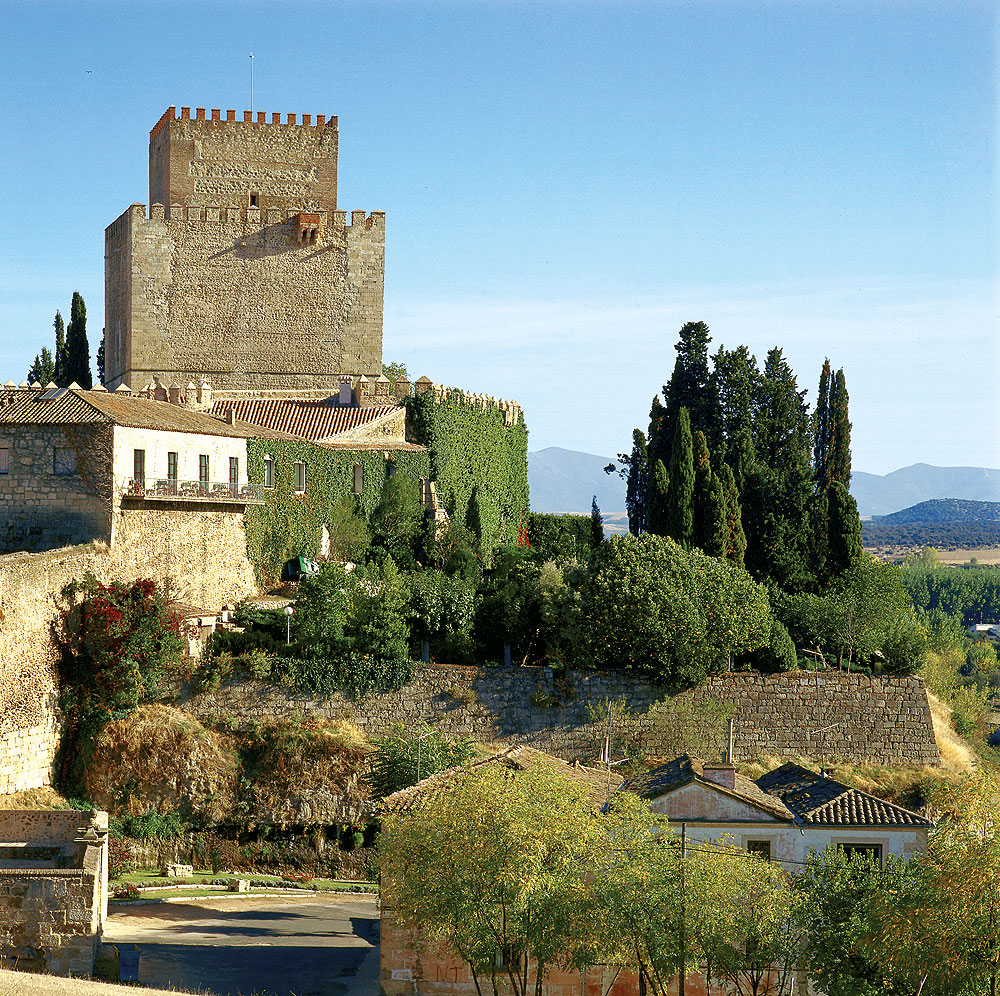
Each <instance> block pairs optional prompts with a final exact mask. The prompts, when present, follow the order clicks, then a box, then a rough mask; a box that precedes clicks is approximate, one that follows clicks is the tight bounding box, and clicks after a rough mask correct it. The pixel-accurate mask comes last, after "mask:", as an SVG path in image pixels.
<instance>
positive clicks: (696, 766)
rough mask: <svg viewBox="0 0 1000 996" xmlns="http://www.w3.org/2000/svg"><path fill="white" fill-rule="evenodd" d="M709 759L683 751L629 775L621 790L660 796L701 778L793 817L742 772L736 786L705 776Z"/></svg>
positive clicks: (644, 795)
mask: <svg viewBox="0 0 1000 996" xmlns="http://www.w3.org/2000/svg"><path fill="white" fill-rule="evenodd" d="M704 769H705V762H704V761H702V759H701V758H699V757H692V756H691V755H690V754H682V755H681V756H680V757H675V758H674V759H673V760H672V761H668V762H667V763H666V764H661V765H660V766H659V767H658V768H653V769H652V770H651V771H646V772H644V773H643V774H641V775H637V776H636V777H635V778H631V779H629V780H628V781H627V782H625V784H624V785H622V787H621V789H620V790H619V791H622V792H634V793H635V794H636V795H638V796H639V797H640V798H643V799H658V798H659V797H660V796H662V795H666V794H667V793H668V792H672V791H673V790H674V789H676V788H680V787H681V786H682V785H687V784H689V783H690V782H700V783H701V784H703V785H711V786H712V788H714V789H719V790H720V791H722V792H725V793H727V794H729V795H732V796H736V797H737V798H740V799H742V800H743V801H744V802H749V803H750V804H751V805H754V806H756V807H757V808H758V809H764V810H766V811H767V812H769V813H772V814H773V815H775V816H781V817H784V818H785V819H789V818H791V816H792V814H791V812H790V811H789V810H788V808H787V807H786V806H785V805H784V804H783V803H782V802H781V800H780V799H776V798H775V797H774V796H771V795H768V794H767V793H766V792H764V791H763V790H762V789H761V788H760V787H759V786H758V785H757V783H756V782H754V781H752V780H751V779H749V778H746V777H745V776H744V775H741V774H739V773H738V772H737V773H736V774H735V775H734V788H731V789H730V788H726V787H725V786H724V785H719V784H718V783H717V782H714V781H712V780H711V779H710V778H706V777H705V770H704Z"/></svg>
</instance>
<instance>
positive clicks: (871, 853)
mask: <svg viewBox="0 0 1000 996" xmlns="http://www.w3.org/2000/svg"><path fill="white" fill-rule="evenodd" d="M837 850H838V851H841V852H842V853H843V855H844V857H845V858H847V860H848V861H850V860H851V859H852V858H855V857H859V858H861V859H862V860H864V859H868V858H870V859H871V860H872V861H873V862H874V864H875V865H876V867H879V868H881V867H882V845H881V844H838V845H837Z"/></svg>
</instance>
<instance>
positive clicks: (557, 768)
mask: <svg viewBox="0 0 1000 996" xmlns="http://www.w3.org/2000/svg"><path fill="white" fill-rule="evenodd" d="M485 764H498V765H502V766H503V767H506V768H510V769H511V770H514V771H523V770H524V769H525V768H526V767H528V765H530V764H544V765H547V766H549V767H551V768H552V769H553V771H554V772H555V773H556V774H557V775H560V776H562V777H564V778H567V779H569V780H572V781H574V782H576V783H577V784H578V785H580V786H581V787H582V788H583V789H584V791H585V792H586V793H587V795H588V796H589V797H590V800H591V803H592V805H593V807H594V809H595V811H596V810H598V809H600V808H601V806H603V805H604V803H605V802H606V801H607V798H608V773H607V769H605V768H587V767H584V766H583V765H581V764H570V763H569V762H568V761H563V760H561V759H560V758H558V757H553V756H552V755H551V754H546V753H544V752H543V751H540V750H535V748H534V747H523V746H518V747H508V748H507V749H506V750H502V751H500V753H499V754H493V755H491V756H490V757H484V758H481V759H480V760H478V761H473V762H472V763H471V764H466V765H463V766H462V767H459V768H449V769H448V770H447V771H441V772H438V774H436V775H431V776H430V777H429V778H424V779H423V780H422V781H420V782H417V784H416V785H411V786H409V788H404V789H400V790H399V791H398V792H393V794H392V795H390V796H387V797H386V798H385V799H383V800H382V808H383V809H385V810H387V811H391V812H394V813H405V812H406V811H407V810H410V809H412V808H413V806H414V805H416V803H417V802H418V800H419V799H421V798H422V797H423V796H424V795H426V794H428V793H435V792H440V791H442V790H444V789H446V788H447V787H448V786H449V785H454V784H456V783H457V782H459V781H460V780H461V779H462V778H463V777H464V776H465V775H467V774H468V773H469V772H470V771H475V770H476V768H479V767H482V766H483V765H485Z"/></svg>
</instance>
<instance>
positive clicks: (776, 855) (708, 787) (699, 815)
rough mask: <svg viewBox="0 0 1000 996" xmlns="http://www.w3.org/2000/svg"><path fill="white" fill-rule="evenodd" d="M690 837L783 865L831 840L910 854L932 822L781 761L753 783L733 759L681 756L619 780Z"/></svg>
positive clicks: (850, 847)
mask: <svg viewBox="0 0 1000 996" xmlns="http://www.w3.org/2000/svg"><path fill="white" fill-rule="evenodd" d="M619 791H627V792H634V793H635V794H636V795H638V796H640V797H641V798H643V799H646V800H647V801H648V802H649V805H650V808H651V809H652V810H653V811H654V812H656V813H662V814H664V815H665V816H667V817H668V818H669V819H670V821H671V823H673V824H675V825H678V824H683V825H684V828H685V832H686V835H687V837H688V839H689V840H691V841H696V842H709V841H713V840H719V839H721V838H726V839H727V840H728V841H729V842H731V843H733V844H736V845H738V846H740V847H743V848H746V849H747V850H751V851H756V852H758V853H760V854H762V855H764V856H766V857H768V858H769V859H770V860H772V861H777V862H779V863H781V864H782V865H783V866H784V867H786V868H787V869H788V870H789V871H795V870H797V869H799V868H801V866H802V865H803V864H804V863H805V861H806V859H807V858H808V857H809V854H810V852H812V851H816V852H817V853H819V852H822V851H823V850H825V849H826V847H827V846H829V845H831V844H832V845H834V846H835V847H838V848H842V849H843V850H845V851H847V852H848V853H866V854H871V855H873V856H874V857H875V858H876V859H877V860H878V861H879V862H882V861H884V860H885V858H886V857H888V856H889V855H895V856H897V857H903V858H909V857H911V856H912V855H914V854H918V853H920V852H921V851H923V850H924V849H925V848H926V846H927V833H928V831H929V829H930V827H931V824H930V822H929V821H928V820H926V819H925V818H924V817H922V816H920V815H919V814H918V813H914V812H911V811H910V810H908V809H904V808H903V807H902V806H897V805H894V804H893V803H890V802H886V801H885V800H884V799H879V798H876V797H875V796H873V795H869V794H868V793H867V792H862V791H861V790H859V789H856V788H851V787H850V786H849V785H844V784H842V783H841V782H838V781H835V780H834V779H832V778H828V777H826V776H825V775H821V774H816V773H815V772H813V771H809V770H808V769H806V768H803V767H801V766H799V765H797V764H790V763H789V764H784V765H782V766H781V767H780V768H777V769H775V770H774V771H771V772H768V774H766V775H764V776H762V777H761V778H758V779H757V781H756V782H755V781H752V780H751V779H749V778H746V777H745V776H743V775H741V774H739V773H738V772H737V771H736V769H735V768H734V767H733V766H732V765H731V764H726V763H713V762H707V761H703V760H701V759H700V758H697V757H691V756H690V755H687V754H684V755H682V756H681V757H678V758H675V759H674V760H673V761H670V762H669V763H667V764H664V765H661V766H660V767H658V768H654V769H653V770H652V771H648V772H646V773H645V774H643V775H639V776H637V777H636V778H633V779H630V780H629V781H627V782H625V783H624V784H623V785H622V786H621V788H620V789H619Z"/></svg>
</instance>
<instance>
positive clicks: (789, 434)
mask: <svg viewBox="0 0 1000 996" xmlns="http://www.w3.org/2000/svg"><path fill="white" fill-rule="evenodd" d="M761 394H762V403H761V423H760V427H759V430H758V433H757V457H758V459H760V460H761V462H763V463H764V464H765V465H766V466H768V467H770V468H771V469H772V470H775V471H778V472H779V473H780V472H782V471H787V470H790V469H791V468H793V467H796V466H797V465H798V463H799V462H800V460H801V459H802V458H803V456H804V457H805V458H806V461H807V462H808V460H809V412H808V409H807V406H806V402H805V394H806V392H805V391H800V390H799V388H798V384H797V383H796V381H795V374H794V373H793V372H792V369H791V367H789V365H788V362H787V361H786V360H785V357H784V356H783V354H782V352H781V350H780V349H779V348H778V347H775V348H774V349H772V350H771V351H770V352H769V353H768V354H767V362H766V363H765V364H764V378H763V381H762V384H761Z"/></svg>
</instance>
